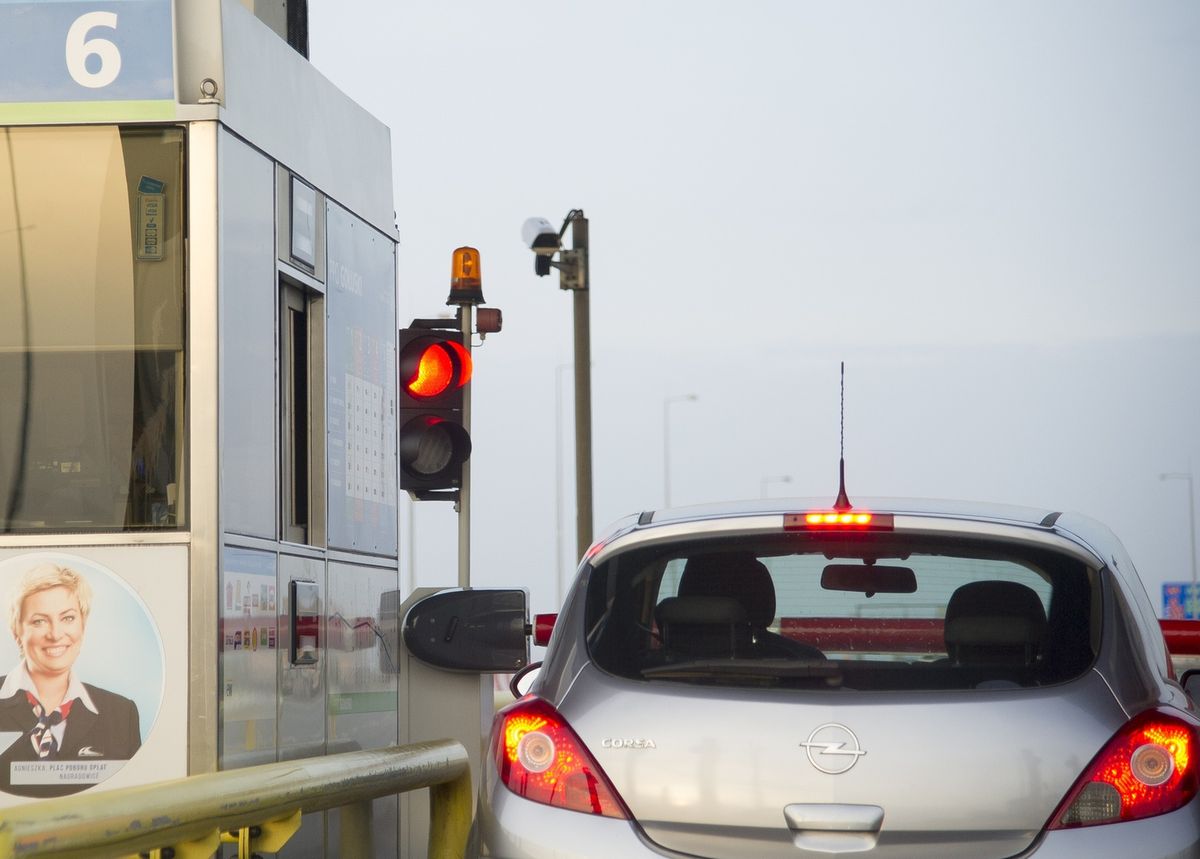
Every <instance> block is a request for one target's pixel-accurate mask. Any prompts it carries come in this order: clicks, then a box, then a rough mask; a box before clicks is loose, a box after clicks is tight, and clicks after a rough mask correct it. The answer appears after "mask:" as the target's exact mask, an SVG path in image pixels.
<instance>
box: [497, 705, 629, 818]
mask: <svg viewBox="0 0 1200 859" xmlns="http://www.w3.org/2000/svg"><path fill="white" fill-rule="evenodd" d="M492 757H493V760H494V761H495V764H496V769H497V771H498V772H499V774H500V780H501V781H502V782H504V784H505V786H506V787H507V788H508V789H509V790H511V791H512V792H513V793H515V794H517V795H518V796H521V797H524V798H525V799H529V800H532V801H534V802H541V803H544V804H546V805H553V806H556V807H558V808H565V809H569V810H571V811H582V812H584V813H585V814H599V815H603V816H604V817H619V818H628V817H629V814H628V813H627V812H626V811H625V806H624V804H623V803H622V802H621V800H620V799H619V798H618V796H617V792H616V790H615V789H614V788H613V786H612V784H611V783H610V782H609V780H608V777H607V776H606V775H605V774H604V771H603V770H601V769H600V765H599V764H597V763H596V761H595V760H594V759H593V758H592V755H591V753H590V752H588V750H587V747H586V746H584V744H583V742H582V741H581V740H580V739H579V737H578V736H577V735H576V734H575V732H574V731H573V730H571V726H570V725H568V724H567V722H566V720H565V719H563V717H562V716H560V715H559V713H558V711H557V710H555V709H554V707H552V706H551V705H550V704H549V703H548V702H546V701H544V700H542V699H541V698H532V697H528V698H522V699H520V700H519V701H516V702H515V703H513V704H510V705H509V706H507V707H505V708H504V709H503V710H501V711H500V712H499V713H497V714H496V721H495V724H494V725H493V727H492Z"/></svg>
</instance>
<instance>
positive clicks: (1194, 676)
mask: <svg viewBox="0 0 1200 859" xmlns="http://www.w3.org/2000/svg"><path fill="white" fill-rule="evenodd" d="M1179 685H1180V686H1182V687H1183V691H1184V692H1187V693H1188V697H1189V698H1191V699H1192V700H1193V701H1195V702H1196V704H1198V705H1200V668H1189V669H1188V670H1187V671H1185V672H1183V676H1182V677H1180V678H1179Z"/></svg>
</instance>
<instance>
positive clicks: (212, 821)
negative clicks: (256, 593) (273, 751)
mask: <svg viewBox="0 0 1200 859" xmlns="http://www.w3.org/2000/svg"><path fill="white" fill-rule="evenodd" d="M425 787H428V788H430V793H431V795H430V827H429V859H462V857H463V855H464V853H465V851H466V840H467V832H468V829H469V828H470V825H471V770H470V765H469V760H468V757H467V750H466V748H465V747H464V746H463V745H462V744H461V743H459V742H457V741H456V740H435V741H432V742H424V743H413V744H412V745H407V746H392V747H390V748H386V749H374V750H371V751H360V752H347V753H344V754H337V755H326V756H324V757H317V758H302V759H299V760H292V761H284V762H281V763H274V764H263V765H261V766H254V767H246V768H244V769H236V770H227V771H224V772H216V773H206V774H203V775H195V776H189V777H187V778H181V779H174V780H171V781H163V782H157V783H155V784H148V785H139V786H137V787H129V788H120V789H117V790H111V791H102V792H98V793H89V794H80V795H76V796H70V797H63V798H61V799H49V800H43V801H40V802H34V803H30V804H28V805H22V806H17V807H15V808H11V809H6V810H5V811H3V812H0V856H12V857H25V856H36V857H55V859H73V858H74V857H78V859H85V857H86V859H98V857H109V856H112V857H121V856H136V855H138V854H149V855H150V856H151V857H153V859H172V857H173V859H208V857H210V856H212V855H213V853H215V852H216V850H217V849H218V847H219V846H220V843H221V841H222V840H225V841H235V842H237V843H238V845H239V847H238V855H239V856H245V857H247V859H248V857H249V856H250V855H251V852H252V851H261V852H276V851H278V850H280V849H281V848H282V847H283V845H284V843H285V842H286V841H287V840H288V838H290V837H291V836H292V834H293V833H295V831H296V830H297V829H299V828H300V817H301V815H303V814H309V813H312V812H317V811H324V810H326V809H330V808H340V809H341V815H340V821H339V824H340V825H339V830H340V852H339V855H341V856H371V855H372V845H371V802H372V800H374V799H375V798H377V797H382V796H391V795H393V794H397V793H403V792H406V791H410V790H418V789H421V788H425ZM222 836H224V838H223V837H222Z"/></svg>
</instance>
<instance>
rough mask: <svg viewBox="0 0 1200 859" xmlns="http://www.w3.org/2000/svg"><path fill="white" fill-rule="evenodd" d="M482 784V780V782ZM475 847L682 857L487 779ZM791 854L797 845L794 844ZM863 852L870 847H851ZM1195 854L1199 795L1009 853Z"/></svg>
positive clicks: (1152, 858)
mask: <svg viewBox="0 0 1200 859" xmlns="http://www.w3.org/2000/svg"><path fill="white" fill-rule="evenodd" d="M487 789H488V788H486V787H485V790H487ZM476 835H477V837H478V840H479V855H480V856H484V857H492V859H601V858H602V857H603V859H609V857H617V856H619V857H622V859H656V858H657V857H673V859H687V857H684V854H681V853H675V852H673V851H668V850H664V849H663V848H660V847H657V846H656V845H653V844H651V843H650V842H649V841H647V840H646V838H645V836H644V835H642V833H641V832H640V830H639V829H638V827H637V826H636V825H634V824H632V823H630V822H629V821H627V820H616V819H613V818H609V817H599V816H595V815H590V814H581V813H579V812H576V811H565V810H563V809H560V808H552V807H550V806H548V805H542V804H541V803H536V802H530V801H529V800H527V799H522V798H521V797H519V796H516V795H515V794H513V793H512V792H510V791H509V790H507V789H506V788H504V787H503V786H502V785H499V784H497V783H495V782H493V784H492V785H490V791H489V795H488V796H486V797H485V798H484V801H483V802H481V803H480V806H479V814H478V817H477V819H476ZM797 855H799V852H797ZM854 855H856V856H861V857H864V859H866V857H869V856H870V855H871V853H870V851H868V852H866V853H857V854H854ZM1081 856H1086V857H1088V859H1130V857H1133V856H1136V857H1138V859H1197V857H1200V796H1198V797H1197V798H1196V799H1194V800H1192V802H1191V803H1190V804H1188V805H1187V806H1185V807H1184V808H1181V809H1179V810H1178V811H1173V812H1171V813H1170V814H1163V815H1159V816H1158V817H1151V818H1147V819H1145V820H1138V821H1134V822H1131V823H1114V824H1109V825H1106V826H1090V827H1085V828H1082V829H1069V830H1062V831H1056V832H1046V833H1044V834H1042V835H1041V837H1039V838H1038V840H1037V841H1036V842H1035V843H1034V844H1033V846H1031V847H1030V848H1029V849H1028V850H1026V851H1025V852H1023V853H1021V854H1019V857H1016V858H1015V859H1079V857H1081Z"/></svg>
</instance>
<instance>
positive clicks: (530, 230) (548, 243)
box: [521, 218, 560, 257]
mask: <svg viewBox="0 0 1200 859" xmlns="http://www.w3.org/2000/svg"><path fill="white" fill-rule="evenodd" d="M521 241H523V242H525V246H526V247H528V248H529V249H530V250H531V251H533V252H534V253H535V254H537V255H538V256H547V257H550V256H554V255H555V254H556V253H558V249H559V247H560V244H559V239H558V230H556V229H555V228H554V225H553V224H552V223H550V222H549V221H547V220H546V219H545V218H527V219H526V221H525V223H524V224H523V225H522V226H521Z"/></svg>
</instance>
